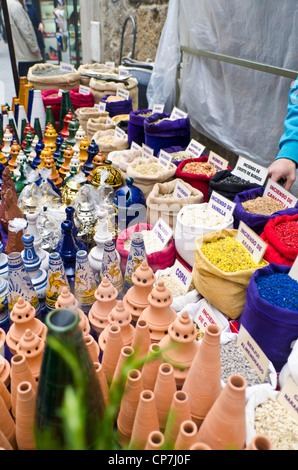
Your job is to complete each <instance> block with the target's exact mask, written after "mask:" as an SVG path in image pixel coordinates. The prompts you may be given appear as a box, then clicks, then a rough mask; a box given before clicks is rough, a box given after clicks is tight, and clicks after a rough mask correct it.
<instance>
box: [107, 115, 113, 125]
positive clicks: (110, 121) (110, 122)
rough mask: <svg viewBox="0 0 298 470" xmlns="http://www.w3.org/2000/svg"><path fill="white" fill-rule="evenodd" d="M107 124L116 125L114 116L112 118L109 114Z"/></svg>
mask: <svg viewBox="0 0 298 470" xmlns="http://www.w3.org/2000/svg"><path fill="white" fill-rule="evenodd" d="M107 124H113V125H115V122H114V121H113V119H112V118H110V116H107Z"/></svg>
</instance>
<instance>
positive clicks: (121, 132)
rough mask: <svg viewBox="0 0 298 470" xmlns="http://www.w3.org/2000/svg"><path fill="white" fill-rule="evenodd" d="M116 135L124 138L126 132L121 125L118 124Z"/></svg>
mask: <svg viewBox="0 0 298 470" xmlns="http://www.w3.org/2000/svg"><path fill="white" fill-rule="evenodd" d="M115 135H116V137H118V138H119V139H123V137H124V136H125V132H124V130H123V129H121V128H120V127H118V126H116V127H115Z"/></svg>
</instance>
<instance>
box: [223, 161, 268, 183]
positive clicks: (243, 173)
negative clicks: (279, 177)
mask: <svg viewBox="0 0 298 470" xmlns="http://www.w3.org/2000/svg"><path fill="white" fill-rule="evenodd" d="M231 173H232V174H233V175H235V176H239V178H243V179H244V180H246V181H250V182H251V183H257V184H259V185H260V186H263V184H264V183H265V181H266V178H267V176H268V168H265V167H264V166H262V165H258V164H257V163H255V162H252V161H251V160H248V159H247V158H245V157H242V156H241V155H240V156H239V158H238V161H237V163H236V166H235V168H234V169H233V170H232V171H231Z"/></svg>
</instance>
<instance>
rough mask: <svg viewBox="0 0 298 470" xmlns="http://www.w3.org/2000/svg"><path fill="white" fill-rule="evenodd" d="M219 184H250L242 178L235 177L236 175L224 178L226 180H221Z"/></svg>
mask: <svg viewBox="0 0 298 470" xmlns="http://www.w3.org/2000/svg"><path fill="white" fill-rule="evenodd" d="M221 183H226V184H250V182H249V181H247V180H244V179H243V178H240V176H236V175H230V176H226V178H223V179H222V180H221Z"/></svg>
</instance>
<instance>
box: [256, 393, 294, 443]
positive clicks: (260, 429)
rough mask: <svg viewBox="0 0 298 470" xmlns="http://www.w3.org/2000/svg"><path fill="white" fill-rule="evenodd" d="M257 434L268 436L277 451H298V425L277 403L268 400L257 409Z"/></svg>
mask: <svg viewBox="0 0 298 470" xmlns="http://www.w3.org/2000/svg"><path fill="white" fill-rule="evenodd" d="M254 425H255V431H256V434H262V435H264V436H267V437H268V438H269V439H270V441H271V442H272V445H273V447H274V448H275V450H298V424H297V422H296V421H295V420H294V419H293V418H292V416H291V415H290V413H289V412H288V411H287V410H286V409H285V408H284V407H283V406H282V405H280V404H279V403H278V402H277V401H274V400H271V399H267V401H265V402H264V403H262V404H260V405H258V406H257V407H256V409H255V422H254Z"/></svg>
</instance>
